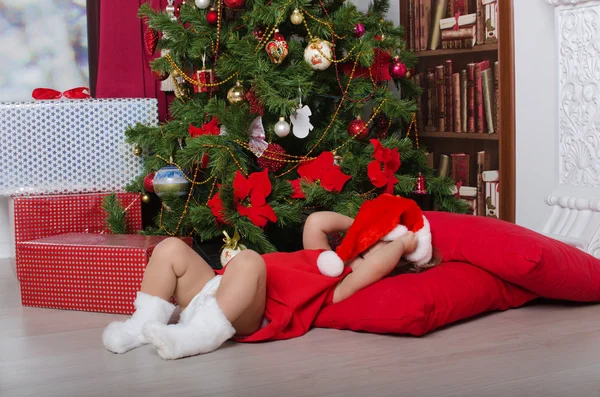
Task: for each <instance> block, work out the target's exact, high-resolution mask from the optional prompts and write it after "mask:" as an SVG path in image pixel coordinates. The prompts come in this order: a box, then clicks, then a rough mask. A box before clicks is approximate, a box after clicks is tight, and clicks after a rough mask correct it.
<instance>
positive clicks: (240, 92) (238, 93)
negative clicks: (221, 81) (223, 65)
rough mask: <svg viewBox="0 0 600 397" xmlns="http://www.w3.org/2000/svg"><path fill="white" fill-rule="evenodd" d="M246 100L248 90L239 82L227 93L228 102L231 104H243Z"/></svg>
mask: <svg viewBox="0 0 600 397" xmlns="http://www.w3.org/2000/svg"><path fill="white" fill-rule="evenodd" d="M245 98H246V90H245V89H244V87H243V86H242V85H241V84H240V82H239V81H238V82H237V83H236V84H235V85H234V86H233V87H231V88H230V89H229V91H227V100H228V101H229V103H230V104H232V105H233V104H234V103H239V102H242V101H243V100H244V99H245Z"/></svg>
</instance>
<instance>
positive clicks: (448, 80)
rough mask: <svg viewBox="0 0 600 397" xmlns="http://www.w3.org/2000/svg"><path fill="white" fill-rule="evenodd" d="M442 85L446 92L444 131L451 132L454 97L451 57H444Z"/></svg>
mask: <svg viewBox="0 0 600 397" xmlns="http://www.w3.org/2000/svg"><path fill="white" fill-rule="evenodd" d="M444 85H445V88H444V89H445V94H446V106H445V111H446V122H445V126H446V129H445V130H444V131H446V132H452V125H453V124H452V123H453V120H454V117H453V105H452V100H453V99H454V96H453V95H452V91H453V90H452V60H451V59H446V61H445V62H444Z"/></svg>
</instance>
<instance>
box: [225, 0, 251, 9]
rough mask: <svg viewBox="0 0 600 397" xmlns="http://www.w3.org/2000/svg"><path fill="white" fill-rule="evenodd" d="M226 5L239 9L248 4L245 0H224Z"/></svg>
mask: <svg viewBox="0 0 600 397" xmlns="http://www.w3.org/2000/svg"><path fill="white" fill-rule="evenodd" d="M224 3H225V7H227V8H231V9H232V10H238V9H240V8H244V6H245V5H246V3H245V0H224Z"/></svg>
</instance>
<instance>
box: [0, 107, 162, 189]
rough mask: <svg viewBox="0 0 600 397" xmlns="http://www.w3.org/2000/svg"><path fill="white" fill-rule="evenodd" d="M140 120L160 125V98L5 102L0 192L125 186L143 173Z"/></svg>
mask: <svg viewBox="0 0 600 397" xmlns="http://www.w3.org/2000/svg"><path fill="white" fill-rule="evenodd" d="M136 123H143V124H146V125H157V123H158V107H157V100H156V99H141V98H140V99H137V98H126V99H79V100H49V101H37V102H4V103H0V170H1V171H0V196H12V195H31V194H62V193H89V192H102V191H119V190H123V189H124V187H125V186H127V185H128V184H129V183H131V181H132V180H133V179H134V178H135V177H137V176H138V175H139V174H140V173H141V172H142V160H141V158H140V157H136V156H135V155H134V154H133V152H132V149H133V148H132V147H131V146H130V145H128V144H126V143H125V131H126V129H127V128H128V127H129V126H133V125H135V124H136Z"/></svg>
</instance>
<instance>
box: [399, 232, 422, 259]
mask: <svg viewBox="0 0 600 397" xmlns="http://www.w3.org/2000/svg"><path fill="white" fill-rule="evenodd" d="M398 240H400V241H402V243H403V244H404V253H405V254H410V253H411V252H413V251H414V250H416V249H417V243H418V240H417V236H415V234H414V233H413V232H407V233H406V234H404V235H402V236H400V237H398Z"/></svg>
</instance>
